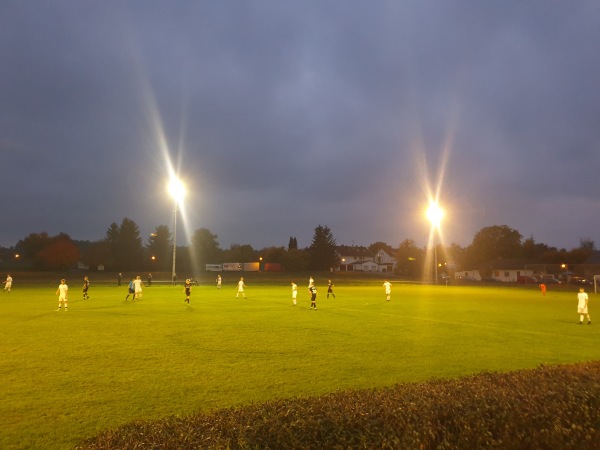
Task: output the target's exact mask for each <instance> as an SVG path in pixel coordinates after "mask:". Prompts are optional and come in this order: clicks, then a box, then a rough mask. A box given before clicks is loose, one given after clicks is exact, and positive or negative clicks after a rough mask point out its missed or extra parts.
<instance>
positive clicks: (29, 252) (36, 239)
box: [15, 231, 51, 262]
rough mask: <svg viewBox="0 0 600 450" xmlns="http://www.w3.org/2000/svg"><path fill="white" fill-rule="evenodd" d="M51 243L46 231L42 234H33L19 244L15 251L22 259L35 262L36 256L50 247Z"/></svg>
mask: <svg viewBox="0 0 600 450" xmlns="http://www.w3.org/2000/svg"><path fill="white" fill-rule="evenodd" d="M50 242H51V239H50V236H48V233H46V232H45V231H43V232H41V233H31V234H29V235H28V236H27V237H26V238H25V239H21V240H20V241H19V242H17V245H16V246H15V250H16V251H17V253H18V254H19V255H21V258H22V259H23V260H26V261H30V262H33V261H34V259H35V257H36V255H37V254H38V253H39V252H40V251H42V250H43V249H44V247H46V246H48V245H49V244H50Z"/></svg>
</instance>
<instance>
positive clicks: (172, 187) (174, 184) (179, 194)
mask: <svg viewBox="0 0 600 450" xmlns="http://www.w3.org/2000/svg"><path fill="white" fill-rule="evenodd" d="M168 190H169V193H170V194H171V197H173V200H174V201H175V207H174V208H173V268H172V270H171V281H172V283H173V285H175V280H176V276H177V272H176V271H175V269H176V267H175V261H176V260H177V211H178V210H179V203H181V202H182V201H183V197H184V195H185V186H184V185H183V183H182V182H181V180H179V179H178V178H175V177H173V178H172V179H171V182H170V183H169V187H168Z"/></svg>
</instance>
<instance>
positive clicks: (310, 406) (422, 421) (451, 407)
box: [80, 362, 600, 450]
mask: <svg viewBox="0 0 600 450" xmlns="http://www.w3.org/2000/svg"><path fill="white" fill-rule="evenodd" d="M80 448H81V449H156V448H160V449H165V450H166V449H184V448H215V449H217V448H218V449H221V448H252V449H254V448H260V449H287V448H290V449H292V448H293V449H296V448H302V449H322V448H339V449H342V448H389V449H404V448H407V449H490V448H502V449H520V448H526V449H574V448H577V449H597V448H600V362H595V363H587V364H586V363H581V364H577V365H569V366H566V365H563V366H540V367H539V368H537V369H531V370H522V371H517V372H511V373H505V374H498V373H482V374H479V375H474V376H470V377H466V378H461V379H456V380H434V381H430V382H425V383H416V384H400V385H396V386H393V387H390V388H383V389H371V390H354V391H347V392H340V393H335V394H330V395H325V396H322V397H316V398H305V399H292V400H280V401H272V402H267V403H263V404H259V405H251V406H246V407H242V408H231V409H223V410H219V411H216V412H214V413H212V414H197V415H194V416H191V417H187V418H178V417H171V418H168V419H165V420H160V421H149V422H137V423H133V424H131V425H128V426H125V427H123V428H119V429H117V430H113V431H108V432H105V433H103V434H101V435H100V436H98V437H96V438H94V439H91V440H88V441H87V442H85V443H84V444H83V445H82V446H81V447H80Z"/></svg>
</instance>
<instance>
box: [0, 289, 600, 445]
mask: <svg viewBox="0 0 600 450" xmlns="http://www.w3.org/2000/svg"><path fill="white" fill-rule="evenodd" d="M304 289H305V286H299V293H298V305H296V306H292V301H291V289H290V288H289V287H288V286H287V285H278V286H261V285H258V286H248V288H247V290H246V294H247V296H248V299H242V298H239V299H235V289H234V288H233V286H224V287H223V288H222V289H221V290H217V289H216V288H215V287H213V286H198V287H195V288H194V289H193V291H192V297H191V305H190V306H187V305H186V304H184V303H183V299H184V297H185V296H184V294H183V289H182V288H181V287H171V286H158V287H155V286H153V287H151V288H146V289H145V290H144V297H143V299H142V300H141V301H139V302H133V303H131V302H129V303H124V299H125V295H126V288H120V289H118V288H115V287H96V286H93V287H92V288H91V289H90V295H91V297H92V298H91V299H90V300H86V301H83V300H81V299H80V298H78V296H79V295H80V289H79V287H78V286H77V287H74V286H73V283H71V294H70V298H71V300H70V304H69V312H66V313H65V312H64V311H61V312H55V311H54V309H56V306H57V301H56V296H55V295H54V291H55V290H56V287H55V286H49V287H41V288H40V287H36V288H32V289H28V288H20V289H15V290H13V292H12V293H11V294H8V295H5V296H2V297H0V298H1V301H2V305H3V314H2V315H0V327H1V328H0V329H1V330H2V331H0V333H1V334H2V339H1V340H0V349H1V351H2V360H1V361H0V376H1V377H2V379H3V386H2V388H0V400H1V401H0V415H1V416H2V417H3V418H5V420H4V421H3V423H2V425H0V448H69V447H71V448H72V447H74V446H75V445H76V443H77V442H80V441H81V440H82V439H83V438H85V437H89V436H93V435H95V434H97V433H98V432H99V431H101V430H103V429H106V428H113V427H116V426H119V425H122V424H124V423H127V422H130V421H133V420H137V419H149V418H160V417H164V416H168V415H172V414H175V415H186V414H191V413H193V412H195V411H197V410H204V411H207V410H212V409H215V408H220V407H229V406H233V405H242V404H248V403H252V402H261V401H266V400H270V399H274V398H282V397H283V398H285V397H292V396H307V395H319V394H323V393H327V392H333V391H336V390H338V389H346V388H364V387H378V386H386V385H390V384H393V383H396V382H405V381H421V380H426V379H430V378H432V377H438V378H453V377H458V376H461V375H466V374H471V373H476V372H480V371H484V370H498V371H507V370H513V369H518V368H528V367H535V366H537V365H539V364H540V363H568V362H577V361H585V360H595V359H599V356H600V349H599V346H598V345H597V343H598V337H599V333H598V331H597V330H598V328H597V327H594V326H591V327H587V326H578V325H576V321H577V317H576V314H575V306H576V298H575V293H561V292H549V293H548V296H547V297H545V298H542V297H541V295H540V294H539V292H537V291H535V290H527V289H506V288H492V287H489V288H475V287H473V288H462V287H454V286H450V287H436V286H419V285H407V284H401V285H399V284H395V285H394V288H393V291H392V301H391V302H389V303H388V302H385V296H384V294H383V288H382V287H381V286H380V285H379V284H377V285H375V284H374V285H364V286H363V285H361V286H336V288H335V294H336V298H335V299H333V298H329V299H327V298H326V287H321V286H319V298H318V302H317V304H318V308H319V310H318V311H316V312H315V311H311V310H309V304H310V301H309V298H308V293H307V292H306V293H305V292H304ZM595 298H596V297H595V296H593V295H592V299H591V306H590V309H591V314H592V319H593V318H594V309H593V308H594V307H593V305H594V303H593V302H594V300H595Z"/></svg>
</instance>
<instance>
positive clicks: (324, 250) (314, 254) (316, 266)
mask: <svg viewBox="0 0 600 450" xmlns="http://www.w3.org/2000/svg"><path fill="white" fill-rule="evenodd" d="M336 246H337V244H336V242H335V239H334V238H333V234H332V233H331V230H330V229H329V227H327V226H321V225H319V226H318V227H317V228H315V234H314V236H313V240H312V244H311V245H310V247H309V248H308V255H309V268H310V269H311V270H329V269H330V268H331V267H336V266H338V265H339V263H340V257H339V255H338V253H337V251H336V249H335V248H336Z"/></svg>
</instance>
